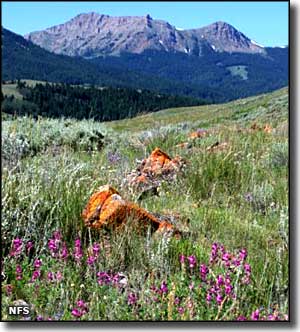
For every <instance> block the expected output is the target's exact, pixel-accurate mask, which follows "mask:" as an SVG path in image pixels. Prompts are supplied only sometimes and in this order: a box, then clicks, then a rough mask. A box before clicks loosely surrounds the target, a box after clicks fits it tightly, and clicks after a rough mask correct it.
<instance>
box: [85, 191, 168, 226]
mask: <svg viewBox="0 0 300 332" xmlns="http://www.w3.org/2000/svg"><path fill="white" fill-rule="evenodd" d="M82 217H83V219H84V222H85V225H86V226H88V227H91V228H94V229H100V228H103V227H112V228H119V227H120V226H124V225H125V224H126V222H127V221H128V220H129V219H131V220H135V221H136V222H137V225H138V228H139V230H140V229H143V230H145V229H147V228H148V227H149V226H151V230H152V231H157V230H158V231H159V232H164V231H165V230H167V231H170V230H173V229H174V226H173V225H172V224H170V223H169V222H167V221H164V220H160V219H159V218H157V217H156V216H154V215H153V214H151V213H149V212H148V211H146V210H145V209H143V208H141V207H140V206H138V205H137V204H134V203H132V202H129V201H126V200H124V199H123V198H122V197H121V196H120V194H119V193H118V192H117V190H116V189H114V188H112V187H110V186H109V185H106V186H102V187H100V188H99V190H97V191H96V192H95V193H94V194H93V195H92V196H91V198H90V200H89V202H88V203H87V206H86V208H85V209H84V210H83V212H82Z"/></svg>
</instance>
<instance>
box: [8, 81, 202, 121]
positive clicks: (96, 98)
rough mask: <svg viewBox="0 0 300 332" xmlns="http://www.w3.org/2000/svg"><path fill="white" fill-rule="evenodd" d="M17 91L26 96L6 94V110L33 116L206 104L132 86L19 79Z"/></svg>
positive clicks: (124, 113) (124, 114) (89, 115)
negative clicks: (25, 80)
mask: <svg viewBox="0 0 300 332" xmlns="http://www.w3.org/2000/svg"><path fill="white" fill-rule="evenodd" d="M17 90H18V91H19V92H20V93H21V95H22V96H23V100H16V99H15V98H13V97H12V96H2V99H3V102H2V111H3V112H5V113H9V114H15V115H31V116H33V117H36V116H45V117H50V118H57V117H66V118H76V119H94V120H97V121H112V120H120V119H124V118H131V117H134V116H137V115H138V114H143V113H149V112H156V111H159V110H161V109H165V108H170V107H181V106H197V105H203V104H205V102H204V101H203V100H200V99H196V98H189V97H182V96H171V95H165V94H158V93H154V92H151V91H149V90H137V89H129V88H112V87H105V88H99V87H95V86H91V87H86V86H73V85H69V84H49V83H45V84H41V83H38V84H36V85H35V86H28V85H27V84H26V82H24V81H18V83H17Z"/></svg>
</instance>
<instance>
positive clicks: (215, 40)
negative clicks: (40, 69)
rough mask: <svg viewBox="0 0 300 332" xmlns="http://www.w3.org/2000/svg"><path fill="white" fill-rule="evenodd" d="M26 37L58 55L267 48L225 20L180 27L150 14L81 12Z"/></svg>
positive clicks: (255, 50)
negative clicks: (200, 25) (192, 26)
mask: <svg viewBox="0 0 300 332" xmlns="http://www.w3.org/2000/svg"><path fill="white" fill-rule="evenodd" d="M25 38H26V39H28V40H30V41H32V42H33V43H35V44H37V45H39V46H41V47H43V48H45V49H46V50H48V51H51V52H54V53H57V54H65V55H69V56H83V57H86V58H94V57H98V56H102V55H117V54H120V53H122V52H127V53H135V54H140V53H142V52H143V51H146V50H157V51H166V52H172V53H174V52H182V53H187V54H191V55H197V56H201V55H204V54H207V53H214V52H242V53H265V50H264V48H263V47H261V46H259V45H257V44H256V43H255V42H253V41H251V40H250V39H249V38H247V37H246V36H245V35H244V34H242V33H241V32H239V31H238V30H236V29H235V28H234V27H232V26H231V25H230V24H227V23H225V22H216V23H214V24H211V25H209V26H206V27H203V28H199V29H191V30H180V29H177V28H176V27H174V26H172V25H170V24H169V23H167V22H165V21H162V20H155V19H153V18H152V17H151V16H150V15H146V16H121V17H111V16H108V15H101V14H97V13H94V12H92V13H86V14H80V15H77V16H76V17H74V18H73V19H71V20H70V21H68V22H66V23H64V24H60V25H57V26H53V27H51V28H48V29H46V30H43V31H37V32H32V33H30V34H28V35H26V36H25Z"/></svg>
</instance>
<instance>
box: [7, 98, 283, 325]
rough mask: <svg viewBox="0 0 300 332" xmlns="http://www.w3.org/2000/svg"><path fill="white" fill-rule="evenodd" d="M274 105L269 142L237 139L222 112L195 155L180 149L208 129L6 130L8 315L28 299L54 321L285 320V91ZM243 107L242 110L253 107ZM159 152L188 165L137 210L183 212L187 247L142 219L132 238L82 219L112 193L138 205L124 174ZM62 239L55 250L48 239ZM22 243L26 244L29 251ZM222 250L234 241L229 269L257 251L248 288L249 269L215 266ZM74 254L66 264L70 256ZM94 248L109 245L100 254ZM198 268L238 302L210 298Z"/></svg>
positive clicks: (261, 137) (51, 123)
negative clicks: (96, 197)
mask: <svg viewBox="0 0 300 332" xmlns="http://www.w3.org/2000/svg"><path fill="white" fill-rule="evenodd" d="M265 98H266V99H267V100H268V102H267V103H266V104H265V105H266V110H265V111H264V112H263V114H262V115H261V119H262V121H263V120H264V119H265V116H266V115H267V114H269V113H268V112H269V111H270V112H271V111H272V112H274V107H273V106H274V103H275V104H276V107H277V109H278V108H279V107H281V108H279V110H280V112H279V111H277V113H276V114H277V115H276V116H275V117H274V123H272V122H271V124H272V125H273V126H274V127H275V129H274V131H273V132H272V133H271V134H267V133H264V132H241V131H238V130H236V122H233V123H234V125H229V124H228V119H229V118H227V119H226V116H227V115H226V114H227V113H226V111H224V114H223V115H224V116H223V119H224V120H223V122H219V123H218V124H217V126H216V125H215V122H214V120H211V121H212V122H211V126H208V129H213V130H211V135H210V136H208V137H205V138H203V139H200V140H198V141H195V142H193V143H192V145H191V146H190V148H187V149H180V148H178V147H176V145H177V144H178V143H181V142H184V141H186V140H187V134H188V133H189V132H191V131H193V130H195V129H196V128H197V125H198V124H201V123H203V121H202V120H201V119H199V123H196V122H195V121H194V119H193V118H192V119H191V121H187V120H188V119H186V118H185V119H184V123H183V124H182V125H180V124H176V125H168V126H162V127H161V128H160V127H158V128H152V129H147V130H144V129H143V130H142V131H135V132H134V133H132V132H131V131H123V132H122V133H118V134H116V132H114V131H112V130H111V129H108V128H109V126H110V125H109V124H108V125H107V126H106V127H105V126H104V125H102V124H98V123H95V122H92V121H82V122H75V121H69V120H47V119H40V120H38V121H34V120H33V119H29V118H19V119H11V120H6V121H4V122H3V129H4V135H3V137H2V146H3V158H4V159H5V160H6V161H9V162H6V163H4V168H3V172H2V250H3V254H4V256H3V257H4V261H3V272H4V273H5V274H6V277H7V278H6V280H5V281H4V283H3V285H2V286H3V289H2V290H3V293H2V303H3V305H2V316H3V318H4V319H7V320H11V319H13V318H12V317H11V316H7V311H6V307H5V306H6V305H8V304H11V303H12V302H13V301H15V300H19V299H22V300H24V301H26V302H27V303H29V304H31V305H32V306H33V307H32V308H33V309H32V310H33V313H32V315H31V317H30V319H43V320H47V319H52V320H77V319H87V320H189V319H191V320H236V319H238V318H239V319H244V318H247V319H256V318H257V312H256V310H259V318H258V319H275V318H278V319H286V316H283V315H282V314H286V313H288V310H289V308H288V287H289V286H288V273H289V271H288V256H289V252H288V231H289V230H288V213H287V211H288V187H287V185H288V184H287V176H288V169H287V166H288V138H287V136H286V132H285V131H282V130H281V129H280V126H279V127H278V128H279V129H280V130H277V127H276V125H277V124H278V119H279V118H284V115H285V116H286V111H287V110H286V104H285V103H284V102H283V101H284V100H285V99H282V98H281V95H280V94H279V95H278V93H275V94H274V103H272V99H271V97H269V96H267V97H265ZM276 98H277V99H276ZM282 100H283V101H282ZM251 102H252V103H254V104H255V103H256V102H257V99H255V98H253V99H250V101H247V104H246V106H245V107H246V108H247V109H249V108H251ZM213 107H214V106H213ZM232 107H237V109H238V111H239V112H242V110H243V109H242V108H243V104H242V102H240V103H238V104H235V103H233V106H232ZM220 108H221V109H225V108H226V107H225V106H218V109H220ZM247 112H248V111H247ZM232 113H234V112H232ZM220 114H221V113H220ZM157 116H159V115H157V114H155V115H153V117H157ZM164 116H166V115H164ZM200 117H202V114H200ZM170 119H173V118H172V112H171V113H170ZM219 119H220V117H219ZM237 119H240V117H237ZM257 119H260V118H259V115H257V118H256V120H257ZM270 119H271V118H270ZM128 121H129V120H128ZM135 121H136V119H132V126H134V125H135ZM201 121H202V122H201ZM208 121H209V120H208ZM232 121H236V120H232ZM127 125H129V122H128V123H127ZM244 126H247V122H245V123H244ZM99 132H100V133H101V134H103V135H104V136H105V137H104V138H103V139H101V141H102V142H104V145H103V146H101V147H100V146H98V145H97V141H96V140H93V139H90V138H91V137H95V135H96V136H97V133H99ZM97 137H99V136H97ZM217 141H219V142H227V143H228V146H227V148H226V149H224V150H223V151H219V152H209V151H208V150H207V148H208V147H209V146H211V145H212V144H213V143H215V142H217ZM57 146H59V147H60V148H59V149H56V150H55V151H53V147H57ZM156 146H159V147H161V148H162V149H163V150H165V151H166V152H167V153H169V154H170V155H171V156H172V157H174V156H175V155H178V154H179V155H181V156H182V157H183V158H185V159H186V161H187V166H186V169H185V172H184V174H182V175H180V176H178V177H177V179H176V180H174V181H173V182H172V183H162V184H161V187H160V191H159V196H152V197H151V196H150V197H146V198H145V199H143V200H142V201H140V202H139V204H140V205H141V206H142V207H144V208H146V209H148V210H149V211H151V212H155V213H160V214H166V213H171V214H172V213H173V214H179V215H180V220H181V223H182V224H184V226H185V227H186V228H187V229H188V231H187V232H186V233H185V234H183V235H182V237H181V239H176V238H173V237H169V236H167V235H165V236H151V235H150V233H146V234H144V235H141V234H139V233H137V232H136V231H135V229H136V228H135V225H134V220H128V223H127V224H126V226H125V228H123V230H122V231H121V232H114V231H111V230H100V231H95V230H93V231H92V230H89V229H87V228H86V227H85V226H84V224H83V221H82V218H81V212H82V210H83V208H84V207H85V205H86V203H87V201H88V199H89V197H90V195H91V194H92V193H93V192H94V191H95V190H96V189H97V188H98V187H99V186H100V185H103V184H107V183H108V184H111V185H113V186H115V187H116V189H119V190H121V194H122V195H123V196H124V197H125V198H128V199H129V198H130V199H133V200H134V199H135V196H134V195H132V194H131V191H130V188H127V187H126V186H124V177H125V176H126V174H128V172H130V170H132V169H134V168H135V167H136V165H137V163H138V161H139V160H141V159H142V158H145V157H146V156H148V154H149V153H150V152H151V151H152V150H153V148H155V147H156ZM51 147H52V148H51ZM57 230H59V231H60V234H61V235H60V239H59V240H57V242H56V243H57V246H58V248H57V251H56V252H54V251H53V250H54V249H51V248H50V247H49V241H50V240H51V239H53V236H54V235H53V232H54V231H57ZM16 239H21V240H22V244H21V246H20V247H19V249H18V248H16V247H14V246H17V244H18V241H19V240H17V241H16V242H13V240H16ZM76 239H77V240H78V239H80V246H79V244H78V242H77V244H75V240H76ZM78 241H79V240H78ZM50 242H51V241H50ZM28 243H32V246H33V247H32V249H27V246H28ZM213 243H218V244H222V245H224V247H225V248H226V252H227V253H230V255H231V256H230V257H232V259H233V257H237V256H236V255H238V252H239V250H241V249H242V248H247V254H248V256H247V264H250V266H251V277H250V281H249V283H248V284H247V283H244V282H243V281H242V277H243V273H245V271H244V270H242V268H239V267H238V266H235V267H231V269H232V270H230V271H229V270H228V267H226V265H224V264H225V261H224V260H222V257H221V256H220V261H218V263H209V259H210V255H211V250H212V249H211V248H212V245H213ZM63 246H65V248H67V250H68V256H67V257H66V258H62V257H61V256H60V255H61V254H62V248H63ZM76 246H77V247H76ZM93 246H99V248H100V250H99V253H98V252H97V254H95V255H94V256H93V255H92V254H91V248H93ZM18 250H19V251H20V252H18ZM51 250H52V251H51ZM224 250H225V249H224ZM76 252H77V254H78V255H79V254H80V255H79V258H78V257H77V256H78V255H77V256H76ZM180 255H184V256H185V260H184V261H183V262H180V261H179V257H180ZM76 257H77V258H78V259H77V258H76ZM91 257H94V258H95V261H94V260H93V259H94V258H91ZM193 257H194V258H195V259H196V263H195V265H194V266H193V267H191V261H192V259H194V258H193ZM37 259H40V260H41V261H42V265H41V266H39V264H38V263H37V261H36V260H37ZM201 264H205V265H206V266H207V267H208V270H209V272H208V274H207V275H208V276H209V278H211V279H209V280H212V281H211V282H212V283H214V282H216V280H217V279H216V278H217V276H218V275H221V276H223V275H224V276H225V275H226V273H227V274H228V275H229V274H230V278H231V279H230V280H231V285H232V287H233V289H234V291H232V292H234V293H235V297H232V296H231V295H233V293H230V294H231V295H228V296H227V297H224V298H223V300H224V299H225V298H226V299H225V300H224V303H223V304H222V303H218V302H217V301H218V300H217V299H216V298H214V297H212V299H211V300H207V296H208V294H209V292H210V290H209V289H210V288H209V287H208V284H207V283H206V281H203V280H201V278H200V274H201V273H200V270H201ZM243 264H244V263H243ZM192 265H193V264H192ZM202 269H203V267H202ZM20 271H21V272H20ZM233 271H235V273H236V274H232V273H233ZM34 273H35V274H34ZM97 273H98V274H97ZM99 273H100V274H99ZM101 273H102V274H101ZM34 275H35V276H36V278H35V277H34V278H33V276H34ZM18 276H19V277H18ZM32 278H33V279H34V280H33V279H32ZM101 278H102V279H101ZM103 278H104V279H103ZM103 280H105V281H103ZM222 287H223V286H222ZM224 287H225V286H224ZM212 296H214V295H212ZM79 300H80V301H81V300H82V301H83V302H80V301H79ZM78 301H79V302H78ZM77 302H78V303H77Z"/></svg>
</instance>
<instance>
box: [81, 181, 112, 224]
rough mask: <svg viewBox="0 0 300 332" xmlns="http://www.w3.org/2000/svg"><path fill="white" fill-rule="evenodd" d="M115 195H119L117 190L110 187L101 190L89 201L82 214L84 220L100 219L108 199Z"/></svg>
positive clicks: (103, 187) (106, 186)
mask: <svg viewBox="0 0 300 332" xmlns="http://www.w3.org/2000/svg"><path fill="white" fill-rule="evenodd" d="M113 194H118V192H117V190H116V189H114V188H113V187H111V186H109V185H105V186H102V187H100V188H99V190H97V191H96V192H95V193H94V194H93V195H92V196H91V198H90V199H89V202H88V204H87V206H86V207H85V209H84V210H83V212H82V217H83V219H84V220H85V221H86V222H87V221H88V220H91V222H92V220H94V219H96V218H97V217H98V214H99V213H100V210H101V208H102V206H103V204H104V202H105V201H106V199H107V198H108V197H110V196H111V195H113Z"/></svg>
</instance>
